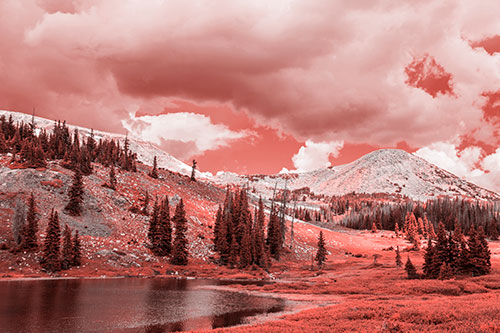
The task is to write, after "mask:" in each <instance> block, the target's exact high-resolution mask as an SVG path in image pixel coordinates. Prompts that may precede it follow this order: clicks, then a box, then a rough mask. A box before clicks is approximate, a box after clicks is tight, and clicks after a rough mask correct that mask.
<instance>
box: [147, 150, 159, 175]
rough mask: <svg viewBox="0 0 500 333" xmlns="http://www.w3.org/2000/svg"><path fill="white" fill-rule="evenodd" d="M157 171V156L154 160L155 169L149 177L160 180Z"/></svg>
mask: <svg viewBox="0 0 500 333" xmlns="http://www.w3.org/2000/svg"><path fill="white" fill-rule="evenodd" d="M156 169H157V163H156V156H155V157H154V159H153V168H152V169H151V172H150V173H149V177H151V178H154V179H158V171H157V170H156Z"/></svg>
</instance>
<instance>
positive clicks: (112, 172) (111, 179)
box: [106, 166, 117, 190]
mask: <svg viewBox="0 0 500 333" xmlns="http://www.w3.org/2000/svg"><path fill="white" fill-rule="evenodd" d="M116 184H117V181H116V175H115V168H114V167H113V166H111V168H110V169H109V181H108V183H107V184H106V187H108V188H110V189H112V190H116Z"/></svg>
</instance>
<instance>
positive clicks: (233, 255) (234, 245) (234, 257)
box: [229, 234, 238, 268]
mask: <svg viewBox="0 0 500 333" xmlns="http://www.w3.org/2000/svg"><path fill="white" fill-rule="evenodd" d="M237 262H238V242H237V241H236V237H235V236H234V234H231V246H230V249H229V267H231V268H234V267H236V263H237Z"/></svg>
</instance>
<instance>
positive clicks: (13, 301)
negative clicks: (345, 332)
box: [0, 278, 285, 332]
mask: <svg viewBox="0 0 500 333" xmlns="http://www.w3.org/2000/svg"><path fill="white" fill-rule="evenodd" d="M228 283H231V282H222V281H218V280H186V279H138V278H126V279H75V280H28V281H2V282H0V331H1V332H89V331H92V332H108V331H112V332H171V331H186V330H194V329H208V328H218V327H226V326H233V325H238V324H242V323H245V322H246V320H248V318H249V317H251V316H255V315H258V314H266V313H273V312H279V311H283V310H284V309H285V301H283V300H281V299H276V298H268V297H257V296H250V295H245V294H242V293H234V292H228V291H221V290H211V289H208V288H204V287H207V286H213V285H221V284H228Z"/></svg>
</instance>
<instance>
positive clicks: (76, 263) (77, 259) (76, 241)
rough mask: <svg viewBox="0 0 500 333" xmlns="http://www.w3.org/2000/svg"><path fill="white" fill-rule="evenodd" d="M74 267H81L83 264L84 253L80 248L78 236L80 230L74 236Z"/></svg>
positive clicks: (72, 261) (72, 262)
mask: <svg viewBox="0 0 500 333" xmlns="http://www.w3.org/2000/svg"><path fill="white" fill-rule="evenodd" d="M72 255H73V256H72V260H71V265H72V266H80V265H81V263H82V253H81V246H80V237H79V234H78V230H76V231H75V236H73V251H72Z"/></svg>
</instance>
